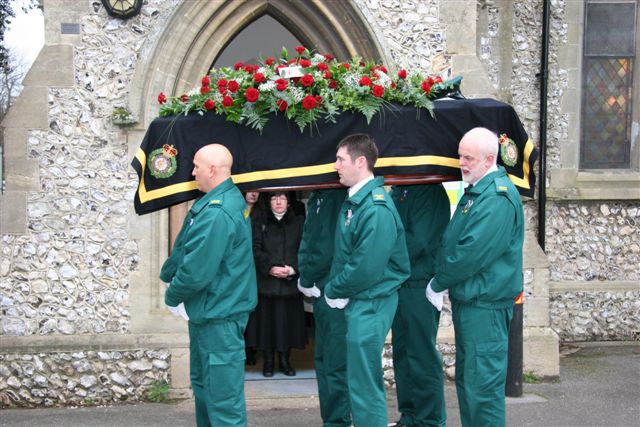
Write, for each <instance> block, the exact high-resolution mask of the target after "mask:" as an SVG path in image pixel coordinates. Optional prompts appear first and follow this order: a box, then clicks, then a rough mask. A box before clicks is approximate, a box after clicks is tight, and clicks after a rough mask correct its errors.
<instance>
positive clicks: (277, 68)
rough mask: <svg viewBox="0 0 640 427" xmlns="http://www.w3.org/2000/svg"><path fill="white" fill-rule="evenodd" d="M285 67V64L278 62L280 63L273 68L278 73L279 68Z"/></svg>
mask: <svg viewBox="0 0 640 427" xmlns="http://www.w3.org/2000/svg"><path fill="white" fill-rule="evenodd" d="M285 67H286V65H284V64H280V65H278V66H276V68H275V71H276V73H278V74H279V73H280V68H285Z"/></svg>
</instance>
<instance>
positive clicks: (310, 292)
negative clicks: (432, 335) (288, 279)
mask: <svg viewBox="0 0 640 427" xmlns="http://www.w3.org/2000/svg"><path fill="white" fill-rule="evenodd" d="M298 290H299V291H300V292H302V293H303V294H304V296H305V297H308V298H318V297H319V296H320V295H322V293H321V292H320V289H319V288H318V287H317V286H316V285H313V287H311V288H305V287H304V286H300V282H298Z"/></svg>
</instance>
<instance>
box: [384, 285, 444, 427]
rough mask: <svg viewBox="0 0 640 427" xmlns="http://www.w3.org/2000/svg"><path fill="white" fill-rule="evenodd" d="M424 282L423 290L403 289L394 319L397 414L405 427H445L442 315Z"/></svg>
mask: <svg viewBox="0 0 640 427" xmlns="http://www.w3.org/2000/svg"><path fill="white" fill-rule="evenodd" d="M416 282H417V281H416ZM421 282H422V286H420V287H406V286H405V287H402V288H400V290H399V301H398V311H396V317H395V318H394V319H393V327H392V344H393V370H394V374H395V380H396V393H397V396H398V411H399V412H400V414H401V415H402V417H401V418H400V422H401V423H402V424H403V425H405V426H421V427H422V426H444V425H445V422H446V419H447V413H446V406H445V401H444V372H443V370H442V358H441V357H440V352H439V351H438V348H437V347H436V336H437V334H438V325H439V323H440V312H439V311H438V310H437V309H436V308H435V307H434V306H433V305H432V304H431V303H430V302H429V300H427V298H425V286H424V285H425V284H426V281H424V280H423V281H421Z"/></svg>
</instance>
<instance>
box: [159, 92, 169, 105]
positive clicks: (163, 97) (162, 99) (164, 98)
mask: <svg viewBox="0 0 640 427" xmlns="http://www.w3.org/2000/svg"><path fill="white" fill-rule="evenodd" d="M165 102H167V95H165V94H164V93H162V92H160V93H159V94H158V103H160V104H164V103H165Z"/></svg>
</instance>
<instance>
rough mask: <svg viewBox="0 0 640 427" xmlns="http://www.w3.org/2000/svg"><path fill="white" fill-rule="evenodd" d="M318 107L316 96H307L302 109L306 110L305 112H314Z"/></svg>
mask: <svg viewBox="0 0 640 427" xmlns="http://www.w3.org/2000/svg"><path fill="white" fill-rule="evenodd" d="M317 105H318V101H317V100H316V98H315V97H314V96H311V95H307V96H305V97H304V99H303V100H302V108H304V109H305V110H312V109H314V108H316V106H317Z"/></svg>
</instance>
